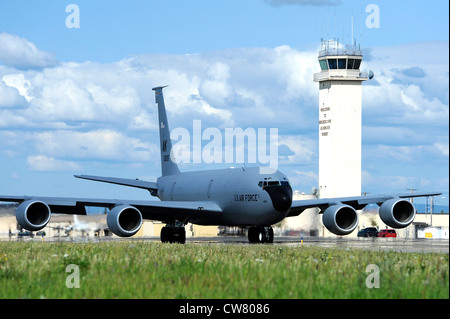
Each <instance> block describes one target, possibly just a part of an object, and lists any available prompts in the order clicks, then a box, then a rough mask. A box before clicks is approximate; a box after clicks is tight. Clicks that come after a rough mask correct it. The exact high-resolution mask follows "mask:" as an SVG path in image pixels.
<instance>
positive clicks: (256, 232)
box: [248, 226, 273, 244]
mask: <svg viewBox="0 0 450 319" xmlns="http://www.w3.org/2000/svg"><path fill="white" fill-rule="evenodd" d="M248 242H249V243H252V244H264V243H273V229H272V227H270V226H269V227H249V229H248Z"/></svg>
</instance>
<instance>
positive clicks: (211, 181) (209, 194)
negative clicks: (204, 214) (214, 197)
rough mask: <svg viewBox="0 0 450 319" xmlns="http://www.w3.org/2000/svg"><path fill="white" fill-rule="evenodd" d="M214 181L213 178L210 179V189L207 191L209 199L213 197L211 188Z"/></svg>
mask: <svg viewBox="0 0 450 319" xmlns="http://www.w3.org/2000/svg"><path fill="white" fill-rule="evenodd" d="M213 181H214V180H213V179H212V180H210V181H209V185H208V191H207V193H206V195H207V196H208V199H210V198H211V188H212V184H213Z"/></svg>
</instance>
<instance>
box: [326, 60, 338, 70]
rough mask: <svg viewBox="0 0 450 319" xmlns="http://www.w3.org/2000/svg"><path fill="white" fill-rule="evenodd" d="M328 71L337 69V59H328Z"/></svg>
mask: <svg viewBox="0 0 450 319" xmlns="http://www.w3.org/2000/svg"><path fill="white" fill-rule="evenodd" d="M328 65H329V66H330V69H337V59H328Z"/></svg>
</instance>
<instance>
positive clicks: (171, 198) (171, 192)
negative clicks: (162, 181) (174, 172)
mask: <svg viewBox="0 0 450 319" xmlns="http://www.w3.org/2000/svg"><path fill="white" fill-rule="evenodd" d="M176 183H177V182H173V184H172V188H171V189H170V200H173V193H174V192H175V184H176Z"/></svg>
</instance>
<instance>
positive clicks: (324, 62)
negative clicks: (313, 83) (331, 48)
mask: <svg viewBox="0 0 450 319" xmlns="http://www.w3.org/2000/svg"><path fill="white" fill-rule="evenodd" d="M319 63H320V68H321V69H322V71H325V70H328V65H327V60H319Z"/></svg>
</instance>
